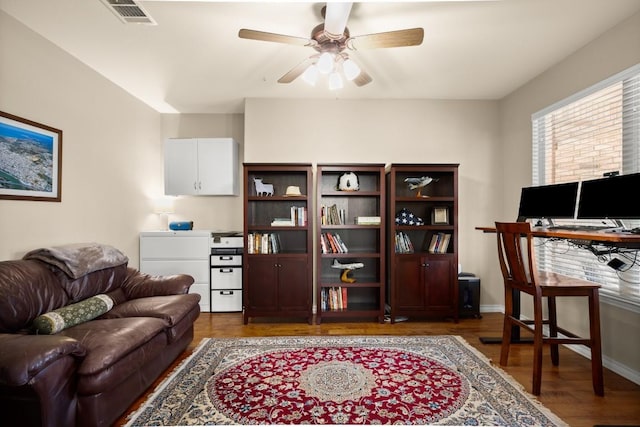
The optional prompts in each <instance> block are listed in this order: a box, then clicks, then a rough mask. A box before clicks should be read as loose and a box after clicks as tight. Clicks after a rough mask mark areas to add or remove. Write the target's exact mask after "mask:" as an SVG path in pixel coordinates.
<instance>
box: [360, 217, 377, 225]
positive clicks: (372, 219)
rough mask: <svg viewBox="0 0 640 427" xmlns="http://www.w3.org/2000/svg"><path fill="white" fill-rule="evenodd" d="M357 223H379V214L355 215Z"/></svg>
mask: <svg viewBox="0 0 640 427" xmlns="http://www.w3.org/2000/svg"><path fill="white" fill-rule="evenodd" d="M355 223H356V224H357V225H380V217H379V216H357V217H356V218H355Z"/></svg>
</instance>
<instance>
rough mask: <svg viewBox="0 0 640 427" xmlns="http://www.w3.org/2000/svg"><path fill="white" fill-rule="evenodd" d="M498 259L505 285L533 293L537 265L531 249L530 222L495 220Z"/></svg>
mask: <svg viewBox="0 0 640 427" xmlns="http://www.w3.org/2000/svg"><path fill="white" fill-rule="evenodd" d="M495 224H496V234H497V238H498V260H499V261H500V269H501V270H502V277H503V278H504V281H505V285H510V286H512V287H514V288H518V289H520V290H523V291H525V292H528V293H534V292H535V288H536V284H537V271H538V268H537V265H536V258H535V253H534V250H533V236H532V234H531V224H529V223H528V222H496V223H495Z"/></svg>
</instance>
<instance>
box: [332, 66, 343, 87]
mask: <svg viewBox="0 0 640 427" xmlns="http://www.w3.org/2000/svg"><path fill="white" fill-rule="evenodd" d="M342 87H343V84H342V77H341V76H340V73H338V72H337V71H334V72H333V73H331V74H329V90H338V89H342Z"/></svg>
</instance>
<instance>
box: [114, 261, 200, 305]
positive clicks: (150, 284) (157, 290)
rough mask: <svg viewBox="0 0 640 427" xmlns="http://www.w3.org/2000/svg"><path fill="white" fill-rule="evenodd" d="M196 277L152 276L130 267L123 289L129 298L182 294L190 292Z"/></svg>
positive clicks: (178, 275) (184, 275)
mask: <svg viewBox="0 0 640 427" xmlns="http://www.w3.org/2000/svg"><path fill="white" fill-rule="evenodd" d="M193 282H194V279H193V277H192V276H189V275H188V274H175V275H171V276H151V275H149V274H145V273H141V272H140V271H138V270H135V269H133V268H129V270H128V272H127V277H126V279H125V281H124V283H123V284H122V290H123V291H124V293H125V294H126V296H127V299H129V300H132V299H136V298H145V297H155V296H164V295H180V294H187V293H189V288H190V287H191V285H192V284H193Z"/></svg>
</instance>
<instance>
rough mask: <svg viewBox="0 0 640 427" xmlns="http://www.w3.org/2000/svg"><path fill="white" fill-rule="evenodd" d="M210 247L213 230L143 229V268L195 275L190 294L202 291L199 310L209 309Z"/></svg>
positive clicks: (152, 270) (154, 273)
mask: <svg viewBox="0 0 640 427" xmlns="http://www.w3.org/2000/svg"><path fill="white" fill-rule="evenodd" d="M210 250H211V232H210V231H201V230H190V231H148V232H143V233H140V271H141V272H143V273H147V274H152V275H158V276H168V275H172V274H189V275H190V276H193V278H194V280H195V281H194V283H193V285H191V288H190V290H189V293H197V294H200V296H201V299H200V311H202V312H210V311H211V301H210V288H209V268H210V264H209V253H210Z"/></svg>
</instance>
